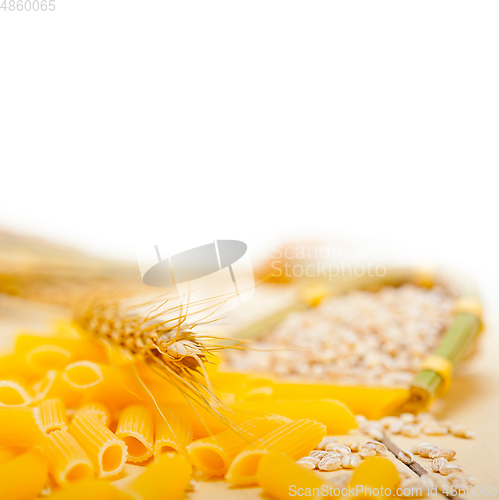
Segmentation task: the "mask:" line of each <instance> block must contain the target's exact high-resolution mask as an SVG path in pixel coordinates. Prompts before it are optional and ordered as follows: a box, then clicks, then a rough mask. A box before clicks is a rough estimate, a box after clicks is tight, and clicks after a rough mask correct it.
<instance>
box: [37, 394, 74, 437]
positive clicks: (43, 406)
mask: <svg viewBox="0 0 499 500" xmlns="http://www.w3.org/2000/svg"><path fill="white" fill-rule="evenodd" d="M39 408H40V424H41V428H42V431H43V432H44V433H45V434H50V433H51V432H53V431H67V430H68V426H67V422H66V408H65V406H64V403H63V402H62V401H61V400H60V399H46V400H44V401H42V402H41V403H40V404H39Z"/></svg>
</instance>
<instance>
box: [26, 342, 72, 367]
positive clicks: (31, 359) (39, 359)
mask: <svg viewBox="0 0 499 500" xmlns="http://www.w3.org/2000/svg"><path fill="white" fill-rule="evenodd" d="M71 359H72V355H71V352H70V351H68V350H67V349H64V348H62V347H60V346H57V345H51V344H42V345H39V346H36V347H34V348H33V349H31V350H30V351H28V352H27V353H26V361H27V362H28V363H29V365H30V368H31V370H32V371H33V372H34V373H37V374H44V373H46V372H47V371H48V370H62V369H63V368H64V367H65V366H66V365H67V364H68V363H70V361H71Z"/></svg>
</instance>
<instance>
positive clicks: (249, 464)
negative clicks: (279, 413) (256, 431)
mask: <svg viewBox="0 0 499 500" xmlns="http://www.w3.org/2000/svg"><path fill="white" fill-rule="evenodd" d="M325 435H326V427H325V426H324V425H322V424H320V423H319V422H316V421H315V420H297V421H295V422H291V423H290V424H286V425H284V426H281V427H280V428H278V429H276V430H274V431H272V432H270V433H269V434H267V435H266V436H264V437H263V438H261V439H260V440H259V441H258V442H257V444H255V445H254V446H251V447H250V448H247V449H246V450H244V451H242V452H241V453H240V454H239V455H238V456H237V457H236V458H235V459H234V461H233V462H232V464H231V466H230V467H229V470H228V471H227V475H226V476H225V477H226V479H227V480H228V481H229V482H230V483H232V484H234V485H238V486H249V485H252V484H256V482H257V478H256V473H257V469H258V464H259V462H260V460H261V459H262V457H263V456H264V455H265V454H267V453H270V452H271V451H278V452H281V453H284V454H285V455H287V456H289V457H290V458H292V459H294V460H297V459H298V458H300V457H303V456H305V455H306V454H307V453H308V452H309V451H310V450H313V449H314V448H315V446H316V445H317V444H318V443H319V442H320V441H321V440H322V439H323V438H324V436H325Z"/></svg>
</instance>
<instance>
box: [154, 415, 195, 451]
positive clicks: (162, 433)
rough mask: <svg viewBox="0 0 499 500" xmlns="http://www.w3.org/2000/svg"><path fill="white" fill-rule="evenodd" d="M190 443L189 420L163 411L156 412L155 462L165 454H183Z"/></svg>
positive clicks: (190, 428) (190, 429)
mask: <svg viewBox="0 0 499 500" xmlns="http://www.w3.org/2000/svg"><path fill="white" fill-rule="evenodd" d="M191 442H192V425H191V423H190V422H189V420H187V419H185V418H183V417H180V416H178V415H175V414H173V413H172V412H170V411H168V410H167V409H164V410H163V411H162V414H161V413H159V412H156V427H155V433H154V457H155V459H156V460H157V459H158V458H159V457H160V455H162V454H163V453H165V452H171V451H176V452H177V453H185V452H186V447H187V445H189V444H190V443H191Z"/></svg>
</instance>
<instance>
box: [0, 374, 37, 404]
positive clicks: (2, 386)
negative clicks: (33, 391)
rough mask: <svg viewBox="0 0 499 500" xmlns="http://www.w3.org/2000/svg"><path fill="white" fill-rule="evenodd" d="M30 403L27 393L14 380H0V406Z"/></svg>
mask: <svg viewBox="0 0 499 500" xmlns="http://www.w3.org/2000/svg"><path fill="white" fill-rule="evenodd" d="M29 403H31V398H30V397H29V395H28V393H27V392H26V391H25V390H24V389H23V387H21V386H20V385H19V384H18V383H16V382H11V381H9V380H5V381H2V382H0V406H25V405H27V404H29Z"/></svg>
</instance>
